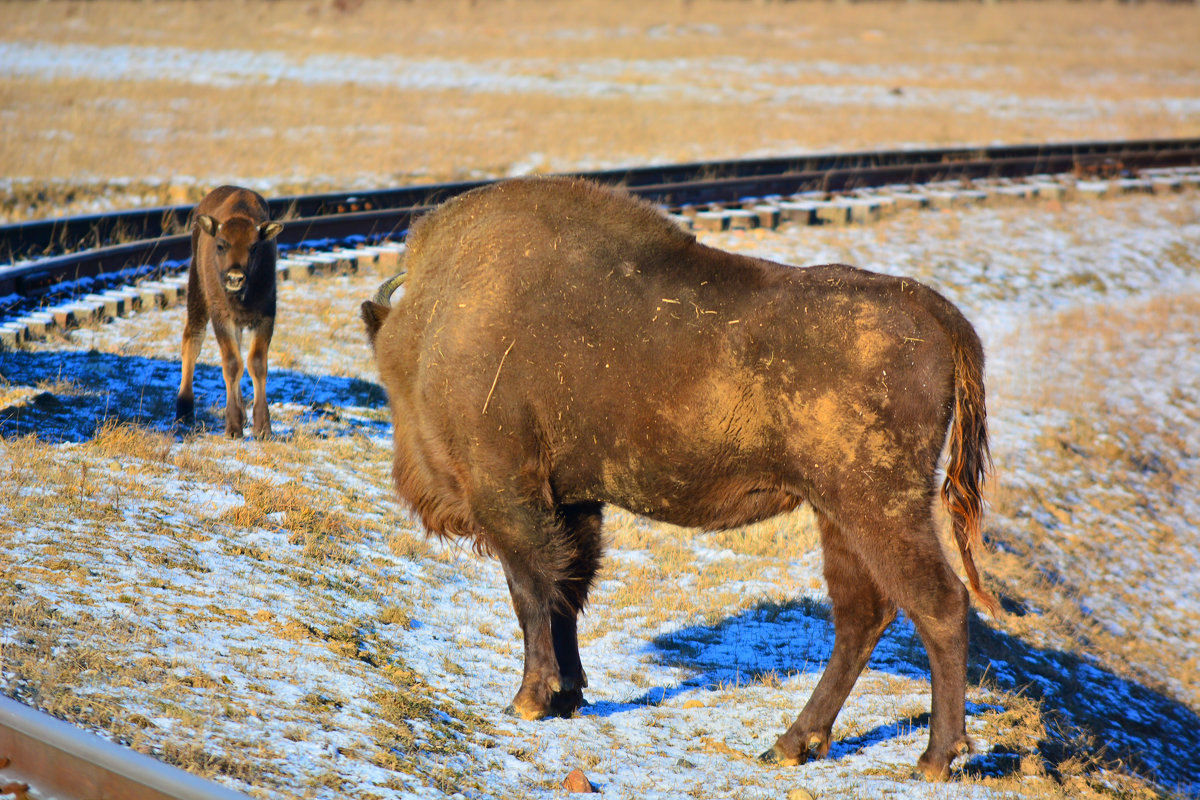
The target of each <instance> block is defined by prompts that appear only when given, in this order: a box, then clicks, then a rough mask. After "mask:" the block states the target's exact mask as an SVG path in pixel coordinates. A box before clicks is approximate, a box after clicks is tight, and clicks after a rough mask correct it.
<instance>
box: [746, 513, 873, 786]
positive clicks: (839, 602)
mask: <svg viewBox="0 0 1200 800" xmlns="http://www.w3.org/2000/svg"><path fill="white" fill-rule="evenodd" d="M817 522H818V526H819V528H820V531H821V545H822V549H823V551H824V556H825V582H826V584H827V585H828V587H829V596H830V598H831V600H832V601H833V626H834V640H833V655H832V656H831V657H830V659H829V664H828V665H826V667H825V672H824V673H823V674H822V675H821V680H820V681H819V682H818V683H817V688H816V689H815V690H813V693H812V697H810V698H809V700H808V703H806V704H805V706H804V709H803V710H802V711H801V712H800V716H799V717H797V718H796V721H795V722H794V723H793V724H792V726H791V727H790V728H788V729H787V732H785V733H784V734H783V735H782V736H780V737H779V739H778V740H777V741H776V742H775V746H774V747H772V748H771V749H770V750H768V751H767V752H765V753H763V754H762V756H761V758H762V760H763V761H765V762H768V763H777V764H782V765H785V766H790V765H794V764H802V763H804V762H805V761H806V760H808V758H809V757H810V755H812V756H818V757H824V756H825V755H827V754H828V753H829V746H830V735H831V732H832V730H833V722H834V720H835V719H837V715H838V712H839V711H841V709H842V705H843V704H844V703H845V702H846V698H847V697H848V696H849V694H850V690H851V689H852V688H853V687H854V683H855V681H857V680H858V676H859V675H860V674H861V673H862V671H863V668H864V667H865V666H866V665H867V661H868V660H869V659H870V657H871V653H872V651H874V649H875V645H876V643H877V642H878V641H879V637H880V636H881V635H882V634H883V632H884V630H886V629H887V627H888V625H890V624H891V623H892V620H893V619H895V618H896V606H895V604H894V603H893V602H892V601H890V600H889V599H887V598H886V597H885V596H884V594H883V592H882V591H881V590H880V588H879V586H878V585H877V584H876V582H875V581H874V579H872V577H871V574H870V572H869V571H868V570H867V568H866V566H865V565H864V564H863V562H862V561H861V559H860V558H859V557H858V555H856V554H855V552H854V548H853V547H852V546H851V543H850V542H849V541H848V540H847V538H846V534H845V533H843V532H842V530H841V529H840V528H838V527H837V525H836V524H835V523H833V522H832V521H830V520H829V519H828V518H827V517H825V516H824V515H821V514H818V515H817Z"/></svg>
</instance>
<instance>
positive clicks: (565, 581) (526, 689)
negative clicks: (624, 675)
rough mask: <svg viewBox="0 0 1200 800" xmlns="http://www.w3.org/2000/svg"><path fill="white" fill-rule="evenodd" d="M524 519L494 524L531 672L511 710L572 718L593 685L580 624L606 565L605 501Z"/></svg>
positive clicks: (527, 670)
mask: <svg viewBox="0 0 1200 800" xmlns="http://www.w3.org/2000/svg"><path fill="white" fill-rule="evenodd" d="M517 516H519V517H523V518H524V519H525V520H526V524H525V525H522V526H520V527H519V528H517V529H516V530H514V529H513V528H510V527H508V526H505V528H504V530H505V531H506V532H505V533H503V534H500V535H496V533H495V532H496V531H497V530H500V529H499V528H497V527H493V528H492V531H493V544H495V545H496V550H497V555H498V556H499V557H500V561H501V563H502V564H503V566H504V573H505V577H506V578H507V580H508V588H509V591H510V592H511V594H512V600H513V608H514V610H515V611H516V612H517V619H518V621H519V622H520V625H521V632H522V634H523V635H524V639H525V671H524V676H523V679H522V681H521V688H520V689H519V690H518V691H517V695H516V697H515V698H514V699H513V702H512V705H511V706H510V707H509V711H510V712H511V713H513V714H516V715H517V716H520V717H522V718H524V719H531V720H532V719H541V718H543V717H549V716H560V717H569V716H571V715H572V714H573V713H575V710H576V709H577V708H579V706H580V705H581V704H582V703H583V689H584V687H585V686H586V685H587V678H586V676H585V675H584V672H583V666H582V664H581V662H580V658H579V643H578V638H577V634H576V626H577V620H578V616H579V611H580V609H581V608H582V607H583V604H584V603H585V602H586V600H587V592H588V589H589V587H590V586H591V582H592V578H593V577H594V576H595V573H596V569H597V567H598V565H599V555H600V538H599V531H600V511H599V506H598V505H594V504H588V505H587V507H586V508H584V507H572V508H568V509H566V510H563V511H560V512H559V513H550V512H544V511H543V512H525V513H519V514H518V515H517ZM534 520H537V522H534ZM516 531H520V533H519V534H516ZM514 534H516V535H514Z"/></svg>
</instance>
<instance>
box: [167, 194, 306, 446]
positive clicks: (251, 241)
mask: <svg viewBox="0 0 1200 800" xmlns="http://www.w3.org/2000/svg"><path fill="white" fill-rule="evenodd" d="M267 217H268V210H267V202H266V200H264V199H263V198H262V196H261V195H259V194H258V193H257V192H252V191H250V190H249V189H241V188H238V187H236V186H221V187H220V188H217V189H213V190H212V191H211V192H209V194H208V195H207V196H206V197H205V198H204V199H203V200H201V201H200V205H198V206H197V207H196V215H195V222H194V225H193V228H192V263H191V267H190V269H189V271H188V292H187V324H186V325H185V326H184V329H183V357H182V360H183V376H182V378H181V379H180V381H179V395H178V396H177V398H176V400H175V417H176V419H178V420H180V421H182V422H188V423H190V422H191V421H192V419H193V414H194V409H195V399H194V397H193V394H192V377H193V375H194V374H195V371H196V358H197V357H198V356H199V355H200V346H201V345H202V344H203V343H204V328H205V326H207V325H208V321H209V319H211V320H212V327H213V333H215V334H216V336H217V346H218V347H220V348H221V368H222V371H223V372H224V373H225V433H226V434H227V435H229V436H232V437H235V438H240V437H241V436H242V429H243V428H245V426H246V408H245V404H244V403H243V401H242V389H241V385H240V384H241V380H242V368H243V365H242V353H241V350H242V346H241V345H242V331H243V330H246V329H249V330H250V331H251V334H252V337H253V338H251V340H250V352H249V359H250V380H251V381H252V382H253V383H254V417H253V423H254V424H253V430H254V435H255V436H256V437H259V438H262V437H265V436H270V435H271V414H270V411H269V410H268V409H267V348H268V347H270V345H271V335H272V333H273V332H274V330H275V259H276V247H275V237H276V236H277V235H278V234H279V232H280V231H281V230H283V225H282V224H280V223H278V222H270V221H268V219H267Z"/></svg>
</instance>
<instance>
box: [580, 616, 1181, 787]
mask: <svg viewBox="0 0 1200 800" xmlns="http://www.w3.org/2000/svg"><path fill="white" fill-rule="evenodd" d="M1005 606H1006V608H1007V609H1008V610H1009V611H1010V612H1012V613H1017V614H1023V613H1027V612H1025V610H1024V609H1022V608H1020V607H1019V606H1018V605H1017V604H1014V603H1010V602H1006V603H1005ZM970 636H971V646H970V659H971V660H970V665H969V682H970V684H971V685H977V684H979V683H980V682H983V683H984V684H985V685H987V686H990V687H994V688H996V689H998V690H1000V691H1003V692H1011V693H1019V694H1022V695H1024V696H1026V697H1029V698H1031V699H1034V700H1037V701H1039V702H1040V704H1041V708H1042V716H1043V721H1044V723H1045V728H1046V731H1047V733H1046V738H1045V739H1043V740H1042V741H1041V742H1039V745H1038V753H1037V756H1039V757H1040V758H1041V759H1042V761H1043V764H1044V766H1045V768H1046V770H1047V771H1048V772H1049V773H1050V774H1057V773H1058V768H1059V766H1060V765H1061V764H1063V763H1064V762H1065V761H1067V760H1068V759H1072V758H1076V757H1078V758H1079V759H1080V760H1081V761H1083V762H1084V763H1085V764H1090V765H1091V768H1096V769H1098V768H1101V767H1103V766H1104V765H1107V764H1113V763H1115V762H1117V761H1122V762H1124V763H1125V764H1127V765H1130V766H1132V767H1133V769H1134V770H1135V771H1136V772H1138V773H1139V774H1141V775H1143V776H1144V777H1146V778H1147V779H1148V780H1150V781H1152V782H1154V783H1155V784H1156V785H1157V787H1158V788H1159V789H1161V790H1163V791H1165V792H1169V793H1172V794H1177V795H1182V796H1188V797H1191V796H1200V760H1198V759H1196V758H1195V756H1196V754H1197V753H1200V717H1198V716H1197V714H1196V713H1195V711H1193V710H1192V709H1190V708H1188V707H1187V706H1186V705H1184V704H1183V703H1181V702H1179V701H1177V700H1175V699H1172V698H1171V697H1168V696H1166V695H1163V694H1161V693H1160V692H1157V691H1155V690H1153V689H1151V688H1148V687H1146V686H1144V685H1142V684H1139V683H1137V682H1135V681H1132V680H1129V679H1127V678H1123V677H1121V676H1119V675H1116V674H1114V673H1113V672H1111V671H1108V670H1106V669H1104V668H1102V667H1099V666H1096V665H1095V664H1093V663H1090V662H1088V661H1086V660H1084V659H1082V658H1080V657H1078V656H1076V655H1072V654H1070V653H1066V652H1061V651H1056V650H1050V649H1042V648H1038V647H1035V646H1032V645H1030V644H1028V643H1026V642H1024V641H1022V640H1021V639H1019V638H1016V637H1013V636H1010V635H1008V634H1006V633H1004V632H1003V631H999V630H996V629H994V628H992V627H990V626H989V625H988V624H986V622H984V620H983V619H982V618H981V617H979V616H977V615H975V614H974V612H972V614H971V620H970ZM653 645H654V648H655V650H656V653H657V655H658V657H659V658H660V659H661V661H662V662H663V663H666V664H669V665H672V666H677V667H682V668H684V669H687V670H691V671H692V672H693V674H692V676H691V677H690V678H688V679H687V680H685V681H684V682H683V683H681V684H680V685H678V686H674V687H671V688H666V687H656V688H653V689H650V690H649V691H647V692H646V693H645V694H643V695H642V696H641V697H639V698H637V699H635V700H633V701H631V702H630V703H620V704H618V703H596V704H595V705H593V706H590V707H588V708H586V709H585V710H584V711H583V713H585V714H588V715H595V716H609V715H611V714H616V713H621V712H623V711H627V710H629V709H631V708H633V707H636V706H641V705H658V704H660V703H662V702H664V701H666V700H667V699H669V698H671V697H673V696H677V695H680V694H684V693H693V692H703V691H707V690H712V689H716V688H718V687H722V686H729V685H737V684H742V685H745V684H747V683H753V682H755V681H758V680H759V679H761V678H764V677H766V676H769V675H771V674H774V675H776V676H779V677H780V678H781V679H783V680H784V681H785V685H786V681H787V677H788V676H793V675H797V674H800V675H813V676H819V675H820V673H821V672H822V671H823V670H824V669H825V665H826V664H827V663H828V661H829V656H830V655H831V653H832V652H833V623H832V621H831V612H830V609H829V607H828V605H826V604H822V603H819V602H816V601H813V600H808V599H803V600H798V601H793V602H788V603H782V604H780V603H765V602H764V603H760V604H759V605H757V606H755V607H753V608H751V609H748V610H746V611H744V612H742V613H740V614H736V615H734V616H731V617H727V618H726V619H724V620H721V621H720V622H718V623H716V624H714V625H697V626H691V627H687V628H683V629H680V630H678V631H673V632H671V633H667V634H663V635H660V636H658V637H656V638H655V639H654V640H653ZM868 668H869V669H871V670H878V671H883V672H888V673H891V674H894V675H898V676H904V677H910V678H914V679H917V680H921V681H928V680H929V663H928V660H927V657H926V654H925V649H924V645H922V643H921V640H920V637H919V636H918V635H917V633H916V630H915V628H914V627H913V626H912V624H911V623H910V622H909V621H908V620H907V619H906V618H905V617H904V616H903V615H901V616H900V618H899V619H897V621H896V622H895V623H893V624H892V626H891V627H890V628H889V629H888V631H887V632H886V633H885V634H884V636H883V638H881V639H880V641H879V645H878V646H877V647H876V649H875V652H874V654H873V655H872V657H871V661H870V663H869V664H868ZM808 683H811V686H812V687H815V680H814V681H809V682H808ZM809 691H811V687H806V688H804V689H798V690H797V691H796V695H795V698H794V701H791V702H790V703H789V706H788V708H787V711H788V713H789V718H794V716H795V714H798V713H799V712H800V709H801V708H802V707H803V705H804V703H805V702H806V701H807V700H808V693H809ZM855 691H856V692H861V691H863V689H862V683H861V681H860V683H859V684H858V685H857V686H856V688H855ZM852 701H853V695H852V696H851V702H852ZM989 710H996V707H995V706H981V705H978V704H972V703H968V704H967V712H968V714H969V715H970V714H979V713H982V712H985V711H989ZM849 713H850V711H849V709H846V710H844V711H843V715H842V716H843V718H845V716H846V715H847V714H849ZM928 724H929V715H928V713H925V714H921V715H920V716H917V717H912V718H906V719H897V720H894V721H892V722H889V723H887V724H884V725H881V726H879V727H877V728H875V729H874V730H871V731H868V732H866V733H864V734H862V735H859V736H855V737H853V738H846V739H841V740H840V741H836V742H835V743H834V745H833V747H832V749H831V751H830V756H829V757H830V758H832V759H838V758H844V757H846V756H847V755H851V754H853V753H855V752H858V751H860V750H862V749H864V748H866V747H869V746H871V745H874V744H877V743H879V742H883V741H887V740H889V739H893V738H896V737H899V736H902V735H904V734H906V733H907V732H908V731H910V730H911V729H912V728H913V727H915V726H928ZM777 732H778V731H772V734H774V733H777ZM835 733H836V728H835ZM1189 754H1190V755H1189ZM1024 755H1025V754H1023V753H1019V752H1012V751H1004V749H1003V748H999V747H997V748H994V749H993V750H992V751H991V752H987V753H980V754H977V755H974V756H972V757H971V758H969V759H968V760H967V761H966V762H965V763H964V764H963V767H962V768H963V770H964V772H966V773H967V774H971V775H980V776H983V775H990V776H1000V775H1007V774H1014V773H1018V772H1019V771H1020V762H1021V759H1022V757H1023V756H1024Z"/></svg>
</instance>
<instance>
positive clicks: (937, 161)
mask: <svg viewBox="0 0 1200 800" xmlns="http://www.w3.org/2000/svg"><path fill="white" fill-rule="evenodd" d="M1197 149H1200V139H1168V140H1137V141H1117V142H1068V143H1061V144H1039V145H1017V146H1003V147H1001V146H994V147H955V148H937V149H929V150H900V151H862V152H849V153H828V154H815V155H805V156H792V157H779V158H761V159H742V160H733V161H713V162H694V163H688V164H676V165H665V166H651V167H636V168H630V169H610V170H599V171H594V172H586V173H580V174H583V175H585V176H587V177H590V178H592V179H594V180H597V181H601V182H603V183H611V184H619V185H622V186H626V187H628V188H631V189H636V188H640V187H650V186H655V185H673V184H681V183H693V182H696V181H700V180H716V179H721V178H753V177H763V178H766V177H781V176H790V175H798V174H807V173H825V172H833V171H850V172H854V171H857V170H867V169H871V168H876V169H878V168H887V167H894V168H896V172H895V173H894V174H897V175H902V174H903V173H904V168H906V167H910V166H913V167H918V168H921V171H923V172H925V173H936V172H937V171H938V170H937V169H936V167H937V166H939V165H940V166H943V167H945V168H946V169H945V173H946V174H948V175H953V174H957V171H956V170H955V169H954V168H953V165H956V164H960V163H963V162H998V161H1002V160H1005V159H1008V160H1024V161H1025V162H1026V163H1034V164H1039V163H1040V164H1042V165H1044V166H1042V167H1041V169H1044V170H1052V169H1053V170H1055V171H1059V170H1061V169H1062V167H1063V165H1066V166H1067V167H1068V168H1072V167H1073V166H1074V165H1088V166H1094V165H1099V164H1111V165H1113V166H1117V167H1118V168H1119V166H1120V165H1122V164H1124V163H1128V162H1130V161H1136V162H1138V163H1140V164H1143V165H1145V164H1147V163H1153V162H1155V161H1159V162H1162V163H1161V165H1162V166H1169V165H1170V162H1171V161H1172V159H1173V156H1174V155H1177V153H1174V152H1173V151H1180V152H1182V151H1193V152H1194V151H1196V150H1197ZM1034 169H1035V170H1036V169H1038V168H1037V167H1034ZM487 182H488V181H472V182H460V183H443V184H432V185H428V186H409V187H403V188H397V189H376V190H368V191H359V192H332V193H323V194H313V195H303V196H287V197H278V198H273V199H271V200H269V201H268V205H269V206H270V211H271V216H272V217H274V218H280V217H283V216H285V215H286V216H289V217H295V218H312V217H323V216H329V215H335V214H343V213H355V212H359V211H380V210H386V209H399V208H409V207H416V206H427V205H436V204H437V203H439V202H441V201H442V200H445V199H447V198H449V197H452V196H454V195H456V194H460V193H462V192H464V191H466V190H468V189H471V188H474V187H475V186H479V185H482V184H483V183H487ZM191 211H192V206H191V205H174V206H156V207H153V208H146V209H139V210H136V211H119V212H113V213H108V214H91V215H84V216H78V217H67V218H57V219H48V220H40V221H35V222H25V223H18V224H13V225H4V226H0V258H5V259H8V260H18V259H24V258H33V257H39V256H47V255H54V254H60V253H64V252H71V251H74V250H79V249H82V248H85V247H103V246H107V245H110V244H113V243H115V242H116V241H118V240H120V239H124V240H141V239H156V238H160V237H164V236H169V235H171V234H173V233H182V232H185V230H186V227H185V226H186V225H187V222H188V218H189V216H190V214H191Z"/></svg>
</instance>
